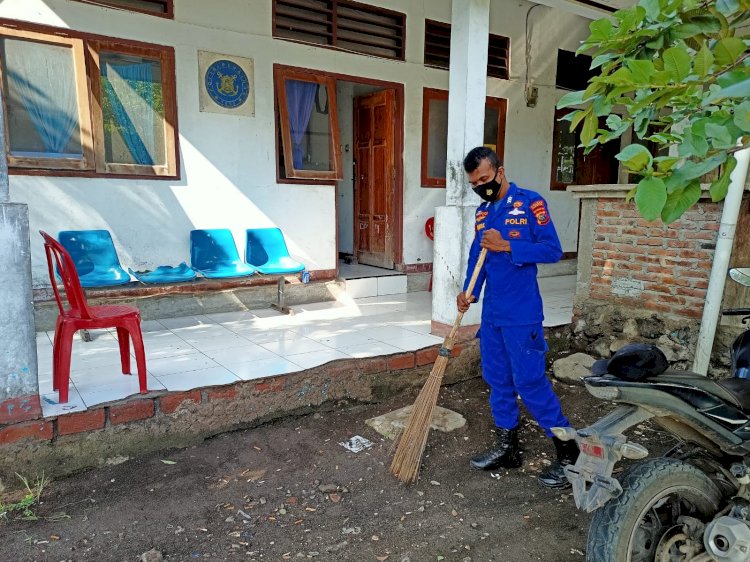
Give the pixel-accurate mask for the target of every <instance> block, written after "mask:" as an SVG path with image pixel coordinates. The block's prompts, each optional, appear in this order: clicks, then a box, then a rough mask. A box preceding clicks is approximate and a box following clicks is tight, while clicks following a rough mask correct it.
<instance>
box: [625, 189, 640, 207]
mask: <svg viewBox="0 0 750 562" xmlns="http://www.w3.org/2000/svg"><path fill="white" fill-rule="evenodd" d="M637 191H638V186H637V185H636V186H635V187H634V188H633V189H631V190H630V191H628V194H627V195H626V196H625V203H630V202H631V201H632V200H633V197H635V194H636V192H637Z"/></svg>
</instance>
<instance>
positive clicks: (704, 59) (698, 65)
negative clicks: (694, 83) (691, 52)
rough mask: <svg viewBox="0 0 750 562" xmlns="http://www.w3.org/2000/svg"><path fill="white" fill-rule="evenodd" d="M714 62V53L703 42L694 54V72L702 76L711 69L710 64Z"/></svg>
mask: <svg viewBox="0 0 750 562" xmlns="http://www.w3.org/2000/svg"><path fill="white" fill-rule="evenodd" d="M713 64H714V54H713V53H712V52H711V49H709V48H708V46H707V45H706V44H705V43H703V45H702V46H701V50H700V51H698V52H697V53H696V54H695V67H694V68H695V73H696V74H697V75H698V76H700V77H701V78H703V77H704V76H706V75H707V74H708V73H709V71H710V70H711V66H713Z"/></svg>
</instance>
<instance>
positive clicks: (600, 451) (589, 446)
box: [581, 441, 604, 459]
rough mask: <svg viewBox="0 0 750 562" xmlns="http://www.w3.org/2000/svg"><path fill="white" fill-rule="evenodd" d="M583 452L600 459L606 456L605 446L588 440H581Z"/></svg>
mask: <svg viewBox="0 0 750 562" xmlns="http://www.w3.org/2000/svg"><path fill="white" fill-rule="evenodd" d="M581 452H582V453H586V454H587V455H589V456H590V457H596V458H598V459H603V458H604V447H602V446H601V445H594V444H593V443H588V442H586V441H582V442H581Z"/></svg>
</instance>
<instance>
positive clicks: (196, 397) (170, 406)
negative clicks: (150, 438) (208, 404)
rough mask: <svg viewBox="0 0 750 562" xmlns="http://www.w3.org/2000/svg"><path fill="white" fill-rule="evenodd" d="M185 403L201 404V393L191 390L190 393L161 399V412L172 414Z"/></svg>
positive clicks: (176, 394)
mask: <svg viewBox="0 0 750 562" xmlns="http://www.w3.org/2000/svg"><path fill="white" fill-rule="evenodd" d="M183 402H194V403H196V404H200V403H201V391H200V390H191V391H189V392H175V393H174V394H167V395H166V396H162V397H161V398H159V410H160V411H161V412H163V413H165V414H171V413H173V412H174V411H175V410H177V408H179V407H180V406H181V405H182V404H183Z"/></svg>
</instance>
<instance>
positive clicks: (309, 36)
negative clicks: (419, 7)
mask: <svg viewBox="0 0 750 562" xmlns="http://www.w3.org/2000/svg"><path fill="white" fill-rule="evenodd" d="M273 36H274V37H277V38H279V39H289V40H292V41H301V42H304V43H313V44H315V45H320V46H323V47H331V48H335V49H341V50H345V51H354V52H356V53H362V54H364V55H373V56H376V57H383V58H387V59H396V60H404V52H405V43H406V15H405V14H402V13H401V12H395V11H393V10H386V9H384V8H378V7H375V6H370V5H368V4H361V3H359V2H351V1H349V0H274V2H273Z"/></svg>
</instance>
